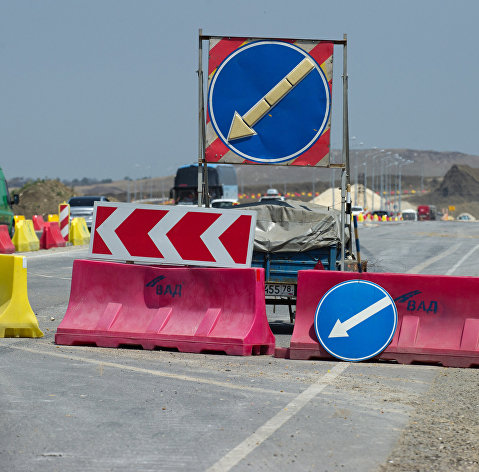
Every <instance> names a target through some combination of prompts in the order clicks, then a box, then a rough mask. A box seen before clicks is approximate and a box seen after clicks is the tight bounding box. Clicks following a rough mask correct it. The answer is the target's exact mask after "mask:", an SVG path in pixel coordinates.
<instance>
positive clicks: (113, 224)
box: [95, 205, 135, 260]
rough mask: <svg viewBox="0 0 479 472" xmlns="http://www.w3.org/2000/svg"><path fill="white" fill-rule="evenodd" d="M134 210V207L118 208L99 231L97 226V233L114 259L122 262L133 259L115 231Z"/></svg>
mask: <svg viewBox="0 0 479 472" xmlns="http://www.w3.org/2000/svg"><path fill="white" fill-rule="evenodd" d="M134 210H135V207H134V206H130V205H128V206H125V207H123V206H118V208H117V210H115V211H114V212H113V213H112V214H111V215H110V216H109V217H108V218H107V219H106V220H105V221H104V222H103V223H102V224H101V225H100V226H99V228H98V229H96V225H95V229H96V232H97V233H98V234H99V235H100V236H101V238H102V239H103V241H104V242H105V244H106V245H107V247H108V249H109V250H110V252H111V253H112V257H114V258H117V259H121V260H128V259H131V254H130V253H129V252H128V251H127V250H126V248H125V246H124V245H123V243H122V242H121V239H120V238H119V237H118V236H117V234H116V233H115V230H116V229H117V228H118V226H120V225H121V224H122V223H123V222H124V221H125V220H126V219H127V218H128V217H129V216H130V215H131V213H133V211H134Z"/></svg>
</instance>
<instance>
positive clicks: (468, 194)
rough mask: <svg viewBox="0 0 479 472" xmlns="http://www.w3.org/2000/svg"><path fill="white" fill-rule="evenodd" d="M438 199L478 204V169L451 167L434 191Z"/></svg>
mask: <svg viewBox="0 0 479 472" xmlns="http://www.w3.org/2000/svg"><path fill="white" fill-rule="evenodd" d="M434 194H435V195H437V196H438V197H439V198H444V199H449V198H451V197H453V198H456V199H459V198H460V199H463V200H464V201H478V202H479V168H472V167H469V166H464V165H453V166H452V167H451V168H450V169H449V170H448V172H447V173H446V175H445V176H444V178H443V180H442V182H441V185H440V186H439V188H438V189H436V190H435V191H434Z"/></svg>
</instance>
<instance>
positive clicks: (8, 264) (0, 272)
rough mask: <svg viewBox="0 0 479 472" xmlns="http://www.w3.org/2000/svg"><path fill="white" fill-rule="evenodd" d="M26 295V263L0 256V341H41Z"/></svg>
mask: <svg viewBox="0 0 479 472" xmlns="http://www.w3.org/2000/svg"><path fill="white" fill-rule="evenodd" d="M42 336H43V333H42V332H41V331H40V328H39V327H38V321H37V318H36V317H35V313H33V310H32V307H31V306H30V302H29V301H28V292H27V260H26V259H25V258H24V257H23V256H13V255H7V254H0V338H41V337H42Z"/></svg>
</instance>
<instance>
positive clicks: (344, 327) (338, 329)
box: [328, 297, 392, 338]
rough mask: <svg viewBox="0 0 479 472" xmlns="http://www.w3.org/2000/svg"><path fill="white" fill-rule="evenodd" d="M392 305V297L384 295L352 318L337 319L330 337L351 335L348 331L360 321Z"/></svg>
mask: <svg viewBox="0 0 479 472" xmlns="http://www.w3.org/2000/svg"><path fill="white" fill-rule="evenodd" d="M389 305H392V302H391V298H389V297H384V298H381V300H379V301H377V302H376V303H373V304H372V305H370V306H368V307H367V308H365V309H364V310H362V311H360V312H359V313H357V314H355V315H354V316H351V318H349V319H347V320H346V321H343V322H341V321H340V320H339V319H338V321H336V324H335V325H334V326H333V329H332V330H331V333H330V334H329V336H328V337H329V338H347V337H349V334H348V331H349V330H350V329H352V328H354V327H355V326H357V325H358V324H359V323H362V322H363V321H366V320H367V319H368V318H370V317H371V316H373V315H375V314H376V313H379V312H380V311H381V310H383V309H384V308H386V307H388V306H389Z"/></svg>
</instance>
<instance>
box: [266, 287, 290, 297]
mask: <svg viewBox="0 0 479 472" xmlns="http://www.w3.org/2000/svg"><path fill="white" fill-rule="evenodd" d="M294 292H295V285H294V284H265V286H264V294H265V295H270V296H271V295H272V296H277V297H294V295H295V293H294Z"/></svg>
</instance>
